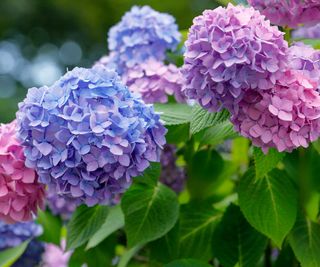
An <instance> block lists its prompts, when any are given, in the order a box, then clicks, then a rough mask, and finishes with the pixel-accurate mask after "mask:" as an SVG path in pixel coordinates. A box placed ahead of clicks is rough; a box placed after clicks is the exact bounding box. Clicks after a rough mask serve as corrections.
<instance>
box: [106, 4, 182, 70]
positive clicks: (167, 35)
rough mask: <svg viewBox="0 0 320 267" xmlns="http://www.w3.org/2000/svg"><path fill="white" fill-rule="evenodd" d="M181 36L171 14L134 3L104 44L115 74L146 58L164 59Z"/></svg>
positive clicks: (113, 28) (110, 32)
mask: <svg viewBox="0 0 320 267" xmlns="http://www.w3.org/2000/svg"><path fill="white" fill-rule="evenodd" d="M180 39H181V36H180V33H179V31H178V26H177V24H176V23H175V19H174V17H172V16H171V15H169V14H165V13H159V12H157V11H155V10H153V9H152V8H150V7H149V6H143V7H138V6H134V7H132V9H131V10H130V11H129V12H127V13H126V14H125V15H124V16H123V17H122V19H121V21H120V22H119V23H118V24H116V25H115V26H113V27H112V28H111V29H110V31H109V36H108V44H109V50H110V52H111V53H113V54H112V58H113V59H112V60H113V61H114V62H116V63H117V66H118V69H117V71H118V73H119V74H122V72H123V70H124V68H126V67H129V68H130V67H133V66H134V65H136V64H139V63H141V62H144V61H145V60H147V59H149V58H154V59H156V60H164V59H165V52H166V50H174V49H175V48H176V47H177V45H178V44H179V42H180Z"/></svg>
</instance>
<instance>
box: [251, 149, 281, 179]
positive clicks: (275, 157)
mask: <svg viewBox="0 0 320 267" xmlns="http://www.w3.org/2000/svg"><path fill="white" fill-rule="evenodd" d="M253 156H254V161H255V165H254V166H255V168H256V177H257V178H260V177H263V176H264V175H265V174H267V173H268V172H270V171H271V170H273V169H274V168H275V167H276V166H277V165H278V163H279V162H280V161H281V160H282V159H283V158H284V156H285V153H279V152H278V151H277V150H275V149H274V148H270V149H269V152H268V154H267V155H265V154H263V152H262V150H261V149H260V148H257V147H254V150H253Z"/></svg>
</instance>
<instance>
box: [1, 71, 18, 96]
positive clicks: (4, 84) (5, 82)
mask: <svg viewBox="0 0 320 267" xmlns="http://www.w3.org/2000/svg"><path fill="white" fill-rule="evenodd" d="M15 93H16V82H15V80H14V79H12V78H11V77H10V76H8V75H0V99H1V98H10V97H13V96H14V95H15Z"/></svg>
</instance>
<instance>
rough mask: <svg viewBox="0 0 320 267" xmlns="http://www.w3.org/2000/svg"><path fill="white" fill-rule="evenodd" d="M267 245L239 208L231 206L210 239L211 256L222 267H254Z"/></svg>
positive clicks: (265, 240) (265, 239)
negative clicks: (213, 256)
mask: <svg viewBox="0 0 320 267" xmlns="http://www.w3.org/2000/svg"><path fill="white" fill-rule="evenodd" d="M266 245H267V238H266V237H265V236H263V235H262V234H260V233H259V232H258V231H256V230H255V229H254V228H252V227H251V226H250V224H249V223H248V222H247V221H246V219H245V218H244V216H243V215H242V213H241V211H240V208H239V207H238V206H235V205H234V204H231V205H230V206H229V207H228V209H227V210H226V212H225V214H224V215H223V218H222V220H221V221H220V223H219V225H218V226H217V228H216V231H215V232H214V235H213V239H212V248H213V254H214V255H215V256H216V257H217V258H218V259H219V261H220V263H221V265H222V266H224V267H234V266H235V265H236V264H237V263H238V265H237V266H239V267H251V266H256V264H257V262H258V261H259V259H260V258H261V257H262V255H263V252H264V249H265V248H266Z"/></svg>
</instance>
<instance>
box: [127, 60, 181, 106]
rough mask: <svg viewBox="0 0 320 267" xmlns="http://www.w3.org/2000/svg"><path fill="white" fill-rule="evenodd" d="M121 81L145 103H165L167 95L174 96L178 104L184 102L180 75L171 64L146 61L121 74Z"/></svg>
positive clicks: (177, 69)
mask: <svg viewBox="0 0 320 267" xmlns="http://www.w3.org/2000/svg"><path fill="white" fill-rule="evenodd" d="M123 81H124V82H125V83H126V85H127V86H128V87H129V89H130V91H132V92H136V93H140V94H141V96H142V99H143V100H144V101H145V102H146V103H166V102H168V96H169V95H174V96H175V99H176V100H177V101H178V102H185V97H184V95H183V94H182V82H183V79H182V75H181V73H180V70H179V68H177V67H176V66H175V65H173V64H170V65H165V64H163V63H162V62H161V61H156V60H153V59H150V60H147V61H146V62H143V63H141V64H140V65H135V66H134V67H132V68H129V69H128V70H127V71H126V72H125V73H124V74H123Z"/></svg>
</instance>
